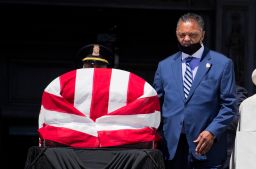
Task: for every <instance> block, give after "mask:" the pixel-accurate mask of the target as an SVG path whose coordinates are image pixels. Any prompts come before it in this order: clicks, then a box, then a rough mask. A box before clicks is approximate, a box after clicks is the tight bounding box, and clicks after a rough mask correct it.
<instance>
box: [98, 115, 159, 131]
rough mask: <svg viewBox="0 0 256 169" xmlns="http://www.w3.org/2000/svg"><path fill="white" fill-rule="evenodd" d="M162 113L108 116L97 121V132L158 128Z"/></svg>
mask: <svg viewBox="0 0 256 169" xmlns="http://www.w3.org/2000/svg"><path fill="white" fill-rule="evenodd" d="M159 124H160V112H159V111H155V112H153V113H150V114H136V115H112V116H109V115H106V116H102V117H99V118H98V119H97V120H96V126H97V130H98V131H101V130H121V129H140V128H144V127H154V128H158V127H159Z"/></svg>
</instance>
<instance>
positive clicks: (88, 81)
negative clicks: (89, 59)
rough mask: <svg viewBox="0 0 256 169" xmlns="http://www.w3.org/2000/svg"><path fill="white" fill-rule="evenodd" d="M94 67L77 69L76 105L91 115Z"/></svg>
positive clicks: (87, 114) (81, 110) (84, 112)
mask: <svg viewBox="0 0 256 169" xmlns="http://www.w3.org/2000/svg"><path fill="white" fill-rule="evenodd" d="M93 74H94V69H77V72H76V82H75V97H74V107H75V108H77V109H78V110H79V111H80V112H82V113H83V114H85V115H86V116H89V115H90V109H91V101H92V88H93Z"/></svg>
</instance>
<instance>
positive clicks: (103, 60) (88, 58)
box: [82, 57, 108, 64]
mask: <svg viewBox="0 0 256 169" xmlns="http://www.w3.org/2000/svg"><path fill="white" fill-rule="evenodd" d="M87 60H93V61H101V62H104V63H107V64H108V61H107V60H106V59H102V58H97V57H85V58H83V59H82V61H83V62H84V61H87Z"/></svg>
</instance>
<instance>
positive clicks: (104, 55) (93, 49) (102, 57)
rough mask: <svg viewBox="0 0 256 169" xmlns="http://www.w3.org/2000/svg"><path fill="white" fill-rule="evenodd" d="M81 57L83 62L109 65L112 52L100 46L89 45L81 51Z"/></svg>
mask: <svg viewBox="0 0 256 169" xmlns="http://www.w3.org/2000/svg"><path fill="white" fill-rule="evenodd" d="M81 55H82V56H83V57H84V58H83V59H82V61H83V62H91V61H96V62H103V63H105V64H109V62H110V58H111V57H112V51H111V50H110V49H109V48H107V47H105V46H103V45H100V44H90V45H87V46H85V47H83V48H82V49H81Z"/></svg>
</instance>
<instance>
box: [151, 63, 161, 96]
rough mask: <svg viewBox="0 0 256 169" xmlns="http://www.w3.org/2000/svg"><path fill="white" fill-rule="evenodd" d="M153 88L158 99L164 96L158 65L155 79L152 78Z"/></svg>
mask: <svg viewBox="0 0 256 169" xmlns="http://www.w3.org/2000/svg"><path fill="white" fill-rule="evenodd" d="M153 87H154V88H155V90H156V92H157V94H158V97H159V98H163V95H164V90H163V84H162V78H161V67H160V64H158V67H157V70H156V73H155V77H154V82H153Z"/></svg>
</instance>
